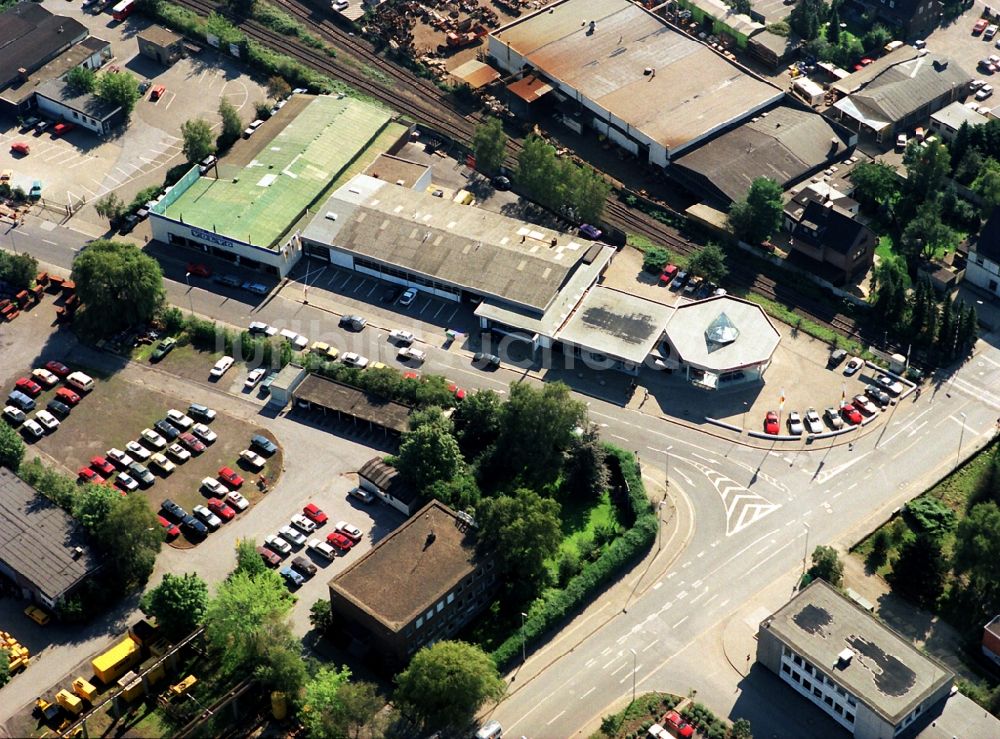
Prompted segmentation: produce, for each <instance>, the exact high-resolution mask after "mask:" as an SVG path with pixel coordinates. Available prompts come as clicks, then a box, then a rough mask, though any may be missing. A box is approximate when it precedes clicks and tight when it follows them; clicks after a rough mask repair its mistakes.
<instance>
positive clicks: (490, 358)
mask: <svg viewBox="0 0 1000 739" xmlns="http://www.w3.org/2000/svg"><path fill="white" fill-rule="evenodd" d="M472 366H473V367H475V368H477V369H482V370H485V369H496V368H497V367H499V366H500V357H498V356H497V355H496V354H489V353H487V352H476V353H475V354H473V355H472Z"/></svg>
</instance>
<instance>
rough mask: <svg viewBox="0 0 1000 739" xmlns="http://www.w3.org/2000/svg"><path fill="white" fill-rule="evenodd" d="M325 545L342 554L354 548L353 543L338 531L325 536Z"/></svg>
mask: <svg viewBox="0 0 1000 739" xmlns="http://www.w3.org/2000/svg"><path fill="white" fill-rule="evenodd" d="M326 543H327V544H329V545H330V546H332V547H334V548H335V549H339V550H340V551H342V552H346V551H348V550H350V548H351V547H353V546H354V542H353V541H351V540H350V539H348V538H347V537H346V536H344V535H343V534H341V533H340V532H339V531H331V532H330V533H329V534H327V535H326Z"/></svg>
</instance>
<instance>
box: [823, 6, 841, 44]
mask: <svg viewBox="0 0 1000 739" xmlns="http://www.w3.org/2000/svg"><path fill="white" fill-rule="evenodd" d="M826 40H827V41H829V42H830V43H831V44H834V45H836V44H838V43H839V42H840V2H838V0H833V2H832V3H830V20H829V21H828V22H827V24H826Z"/></svg>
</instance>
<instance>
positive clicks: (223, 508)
mask: <svg viewBox="0 0 1000 739" xmlns="http://www.w3.org/2000/svg"><path fill="white" fill-rule="evenodd" d="M208 510H210V511H211V512H212V513H214V514H215V515H216V516H218V517H219V518H221V519H222V520H223V521H232V520H233V518H234V517H235V516H236V511H234V510H233V509H232V508H230V507H229V506H227V505H226V504H225V503H223V502H222V501H221V500H219V499H218V498H209V499H208Z"/></svg>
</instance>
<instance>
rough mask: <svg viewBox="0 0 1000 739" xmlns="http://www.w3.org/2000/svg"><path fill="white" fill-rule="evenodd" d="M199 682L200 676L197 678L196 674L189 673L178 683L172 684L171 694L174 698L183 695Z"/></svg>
mask: <svg viewBox="0 0 1000 739" xmlns="http://www.w3.org/2000/svg"><path fill="white" fill-rule="evenodd" d="M197 684H198V678H196V677H195V676H194V675H188V676H187V677H186V678H184V679H183V680H181V681H180V682H179V683H177V684H176V685H171V686H170V695H171V696H172V697H174V698H177V697H179V696H182V695H184V694H185V693H186V692H188V691H189V690H191V688H193V687H194V686H195V685H197Z"/></svg>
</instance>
